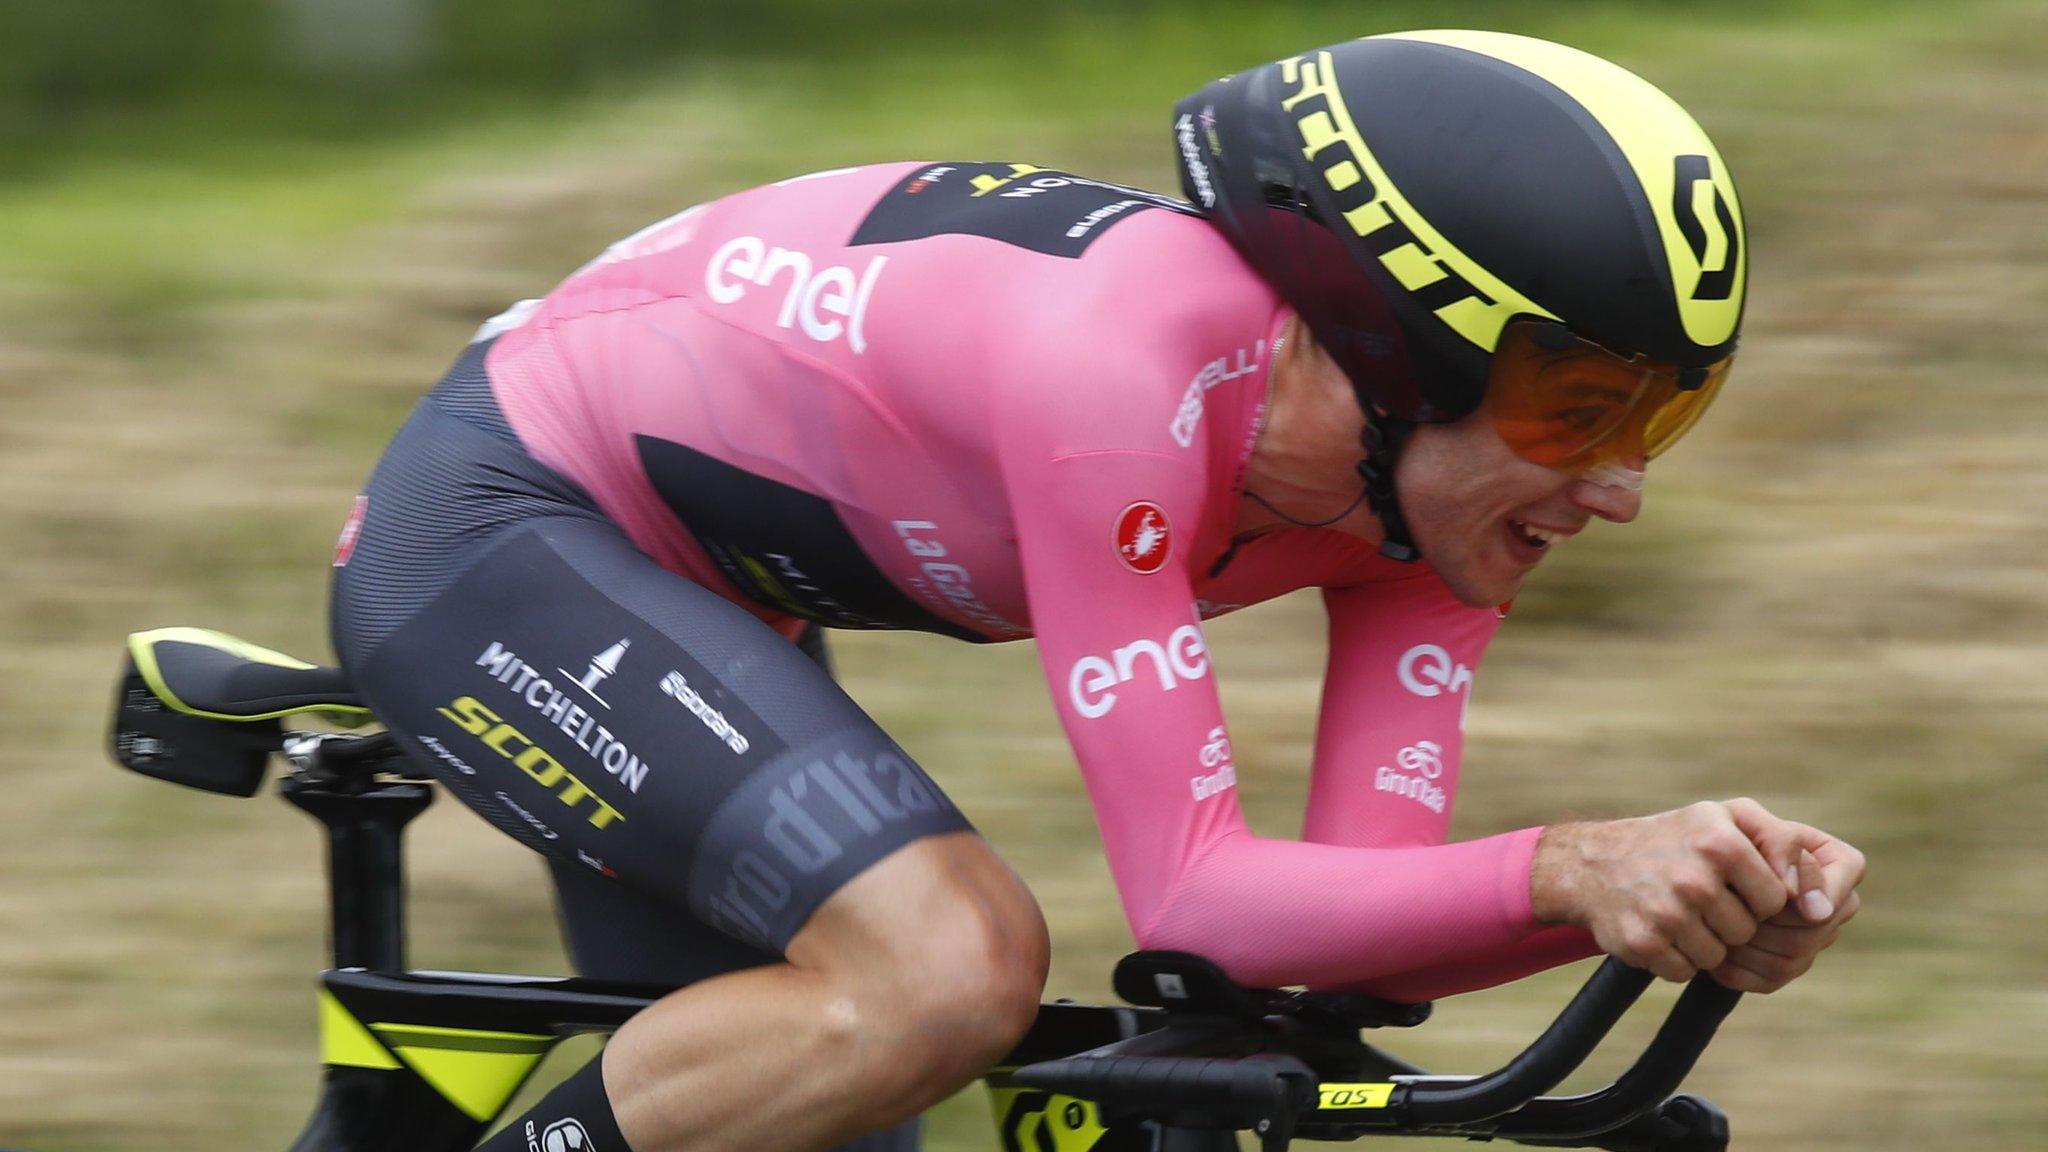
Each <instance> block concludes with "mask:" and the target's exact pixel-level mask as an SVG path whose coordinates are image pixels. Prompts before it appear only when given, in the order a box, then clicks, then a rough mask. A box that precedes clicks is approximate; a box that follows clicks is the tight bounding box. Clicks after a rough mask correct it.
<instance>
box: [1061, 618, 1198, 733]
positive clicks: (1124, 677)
mask: <svg viewBox="0 0 2048 1152" xmlns="http://www.w3.org/2000/svg"><path fill="white" fill-rule="evenodd" d="M1140 656H1143V657H1145V658H1146V659H1148V660H1150V661H1151V662H1152V671H1153V672H1154V673H1155V674H1157V675H1158V677H1159V688H1160V690H1161V691H1163V692H1171V691H1173V690H1174V689H1175V688H1178V687H1180V682H1181V681H1183V680H1200V679H1201V678H1202V677H1204V676H1207V675H1208V674H1209V646H1208V644H1207V643H1206V642H1204V641H1203V639H1202V630H1201V628H1200V627H1198V626H1196V625H1194V624H1183V625H1181V626H1180V627H1178V628H1175V629H1174V630H1173V632H1172V634H1171V635H1169V636H1167V638H1166V643H1165V644H1163V645H1162V644H1160V643H1159V642H1158V641H1156V640H1133V641H1132V642H1130V643H1129V644H1126V645H1124V646H1123V647H1121V648H1118V649H1117V650H1116V651H1114V652H1111V653H1110V654H1109V656H1108V657H1107V658H1104V657H1101V656H1083V657H1081V658H1080V659H1079V660H1076V661H1074V667H1073V668H1072V669H1071V670H1070V671H1069V672H1068V673H1067V700H1068V702H1070V703H1072V704H1073V706H1074V711H1076V712H1079V713H1080V714H1081V715H1083V716H1085V717H1087V718H1088V719H1090V720H1094V719H1096V718H1097V717H1101V716H1107V715H1109V710H1110V709H1112V708H1114V707H1116V701H1117V695H1116V686H1117V685H1119V684H1128V683H1130V682H1131V681H1132V680H1134V679H1136V678H1137V675H1138V658H1139V657H1140Z"/></svg>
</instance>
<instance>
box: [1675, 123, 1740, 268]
mask: <svg viewBox="0 0 2048 1152" xmlns="http://www.w3.org/2000/svg"><path fill="white" fill-rule="evenodd" d="M1708 205H1712V210H1711V211H1709V208H1708ZM1671 215H1672V217H1673V218H1674V219H1676V220H1677V221H1678V232H1679V235H1681V236H1684V237H1685V246H1686V247H1688V248H1690V249H1692V258H1693V259H1694V260H1697V261H1698V262H1699V266H1700V279H1699V283H1697V284H1695V285H1693V289H1692V298H1693V299H1695V300H1726V299H1727V298H1728V295H1729V293H1731V292H1733V291H1734V290H1735V267H1736V263H1737V261H1738V260H1740V259H1741V257H1742V229H1740V228H1737V227H1736V226H1735V214H1734V213H1733V212H1731V211H1729V209H1728V198H1727V197H1726V196H1723V195H1721V186H1720V185H1719V184H1716V183H1714V170H1713V163H1712V161H1710V160H1708V159H1707V158H1706V157H1705V156H1680V157H1678V159H1677V160H1676V161H1674V162H1673V170H1672V174H1671ZM1709 223H1711V224H1712V225H1713V228H1714V230H1713V231H1712V232H1711V233H1710V232H1708V230H1707V225H1708V224H1709Z"/></svg>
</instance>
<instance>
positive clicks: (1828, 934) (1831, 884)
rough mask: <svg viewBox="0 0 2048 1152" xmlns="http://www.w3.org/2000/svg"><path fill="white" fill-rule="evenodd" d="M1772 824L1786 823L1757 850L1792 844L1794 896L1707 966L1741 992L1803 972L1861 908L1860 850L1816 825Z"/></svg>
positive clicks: (1767, 987) (1773, 986)
mask: <svg viewBox="0 0 2048 1152" xmlns="http://www.w3.org/2000/svg"><path fill="white" fill-rule="evenodd" d="M1766 815H1768V814H1766ZM1773 819H1775V818H1773ZM1778 823H1780V824H1784V825H1786V827H1785V828H1780V829H1772V830H1771V833H1770V835H1769V836H1767V837H1766V839H1767V840H1769V841H1770V843H1769V846H1765V845H1762V844H1760V845H1759V849H1760V850H1761V851H1763V852H1764V854H1765V855H1766V856H1771V855H1773V854H1775V853H1778V852H1780V851H1783V850H1784V849H1783V847H1782V846H1783V845H1785V844H1787V843H1789V844H1791V845H1794V847H1792V848H1791V849H1790V851H1792V852H1795V853H1796V854H1797V855H1796V863H1794V864H1793V865H1791V873H1790V875H1791V876H1792V877H1793V878H1794V879H1793V887H1794V888H1795V889H1796V890H1797V891H1798V893H1799V895H1798V897H1797V899H1796V900H1794V901H1793V902H1792V903H1790V904H1787V905H1786V907H1785V909H1784V910H1783V911H1782V912H1779V913H1778V914H1777V915H1775V916H1773V917H1771V918H1770V919H1768V920H1766V921H1765V922H1764V923H1763V924H1762V925H1761V926H1760V927H1759V928H1758V929H1757V932H1756V935H1755V936H1753V937H1751V938H1750V940H1749V942H1748V943H1747V944H1744V945H1742V946H1741V947H1738V948H1731V949H1730V950H1729V952H1728V959H1727V960H1726V961H1725V962H1723V963H1722V964H1721V965H1720V966H1719V967H1717V968H1715V969H1714V970H1713V972H1714V979H1716V980H1719V981H1720V982H1721V983H1723V984H1725V985H1727V986H1728V987H1730V988H1734V989H1736V990H1738V991H1742V992H1776V991H1777V990H1778V989H1780V988H1783V987H1784V986H1785V985H1787V984H1790V983H1791V982H1792V981H1794V980H1796V979H1798V978H1799V977H1801V976H1803V975H1805V974H1806V970H1807V969H1809V968H1811V967H1813V961H1814V958H1815V957H1817V956H1819V955H1820V954H1821V952H1822V951H1823V950H1825V949H1826V948H1827V947H1828V946H1829V945H1832V944H1833V943H1834V942H1835V940H1836V938H1837V937H1839V936H1840V935H1841V934H1842V925H1844V924H1847V923H1848V922H1849V921H1850V919H1851V918H1853V917H1854V916H1855V915H1856V911H1857V909H1859V908H1861V907H1862V906H1863V898H1862V896H1860V895H1858V893H1857V891H1856V887H1857V885H1859V884H1861V883H1862V882H1863V866H1864V865H1863V853H1861V852H1858V851H1857V850H1856V849H1855V847H1854V846H1853V845H1850V844H1849V843H1847V842H1846V841H1843V840H1838V839H1836V838H1835V837H1833V836H1829V835H1828V834H1827V833H1825V832H1822V831H1820V830H1819V829H1816V828H1809V827H1807V826H1806V825H1804V824H1791V823H1790V822H1787V821H1779V822H1778Z"/></svg>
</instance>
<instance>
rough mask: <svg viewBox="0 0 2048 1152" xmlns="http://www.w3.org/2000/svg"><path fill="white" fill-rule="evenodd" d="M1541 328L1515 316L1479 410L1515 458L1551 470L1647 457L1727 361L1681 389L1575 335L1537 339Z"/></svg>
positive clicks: (1696, 413) (1673, 436) (1686, 420)
mask: <svg viewBox="0 0 2048 1152" xmlns="http://www.w3.org/2000/svg"><path fill="white" fill-rule="evenodd" d="M1545 327H1546V325H1545V324H1544V323H1543V322H1540V321H1528V320H1521V321H1516V322H1515V323H1512V324H1510V325H1508V327H1507V330H1506V331H1505V332H1503V333H1502V334H1501V341H1500V346H1499V347H1498V348H1496V349H1495V351H1494V354H1493V363H1492V366H1491V369H1490V372H1489V375H1488V377H1487V389H1486V406H1485V407H1486V411H1487V413H1488V414H1489V415H1490V416H1491V418H1492V420H1493V426H1494V429H1495V431H1496V432H1498V433H1499V435H1500V438H1501V439H1502V440H1503V441H1505V442H1506V443H1507V446H1508V447H1509V448H1510V449H1512V450H1513V451H1514V453H1515V454H1516V455H1518V456H1520V457H1522V458H1523V459H1525V460H1530V461H1533V462H1535V463H1537V464H1542V465H1544V466H1546V467H1551V468H1584V467H1589V466H1591V465H1593V464H1595V463H1598V462H1600V461H1603V460H1625V459H1628V458H1630V457H1633V456H1645V457H1651V456H1656V455H1657V454H1658V453H1660V452H1662V451H1664V450H1665V449H1666V448H1669V447H1670V446H1671V445H1672V444H1673V443H1675V442H1676V441H1677V440H1678V438H1679V437H1680V436H1683V435H1685V433H1686V431H1687V430H1688V429H1690V428H1691V427H1692V426H1693V424H1694V423H1695V422H1696V421H1698V419H1699V418H1700V414H1701V413H1703V412H1705V411H1706V409H1707V405H1708V404H1710V403H1712V402H1713V399H1714V396H1715V395H1716V394H1717V393H1718V392H1719V391H1720V388H1721V382H1722V381H1723V380H1724V379H1726V378H1727V375H1728V366H1729V363H1730V360H1732V357H1731V358H1729V359H1724V360H1722V361H1721V362H1720V363H1718V364H1715V365H1714V366H1713V367H1712V368H1710V369H1708V372H1707V379H1706V381H1705V382H1704V383H1703V384H1702V385H1701V386H1700V387H1698V388H1695V389H1692V390H1689V391H1688V390H1685V389H1681V388H1679V387H1678V377H1677V373H1676V372H1674V371H1673V370H1671V369H1669V368H1664V367H1661V366H1658V365H1655V364H1653V363H1651V362H1649V361H1647V360H1644V359H1642V358H1640V357H1636V358H1630V359H1624V358H1623V357H1621V356H1619V355H1617V354H1615V353H1613V352H1610V351H1608V350H1607V349H1605V348H1602V347H1601V346H1599V345H1597V344H1594V343H1592V342H1590V341H1587V340H1581V339H1576V338H1573V339H1570V340H1569V341H1568V342H1567V343H1565V344H1563V346H1562V347H1558V346H1556V345H1557V344H1558V341H1557V340H1556V339H1555V338H1553V339H1551V340H1550V341H1547V342H1539V340H1538V339H1537V336H1538V334H1539V333H1541V332H1543V330H1544V328H1545ZM1550 327H1552V328H1555V326H1550ZM1545 343H1548V344H1550V345H1552V346H1550V347H1545V346H1544V345H1545Z"/></svg>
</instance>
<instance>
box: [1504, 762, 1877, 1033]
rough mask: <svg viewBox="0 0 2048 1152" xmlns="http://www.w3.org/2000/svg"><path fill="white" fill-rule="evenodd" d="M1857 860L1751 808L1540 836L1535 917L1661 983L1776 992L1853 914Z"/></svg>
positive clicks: (1681, 812)
mask: <svg viewBox="0 0 2048 1152" xmlns="http://www.w3.org/2000/svg"><path fill="white" fill-rule="evenodd" d="M1863 865H1864V862H1863V854H1862V853H1861V852H1858V851H1857V850H1856V849H1855V848H1854V847H1851V846H1850V845H1849V844H1847V843H1846V842H1844V841H1841V840H1838V839H1836V838H1834V837H1832V836H1830V835H1828V834H1827V833H1825V832H1822V831H1821V830H1819V829H1818V828H1812V827H1809V826H1807V825H1805V824H1798V823H1795V822H1793V821H1789V820H1782V819H1779V818H1778V817H1776V816H1773V815H1772V814H1771V813H1770V812H1769V811H1767V810H1766V809H1765V808H1764V806H1763V805H1761V804H1758V803H1757V802H1756V801H1754V800H1729V801H1726V802H1721V803H1716V802H1711V801H1703V802H1701V803H1698V804H1693V805H1690V806H1688V807H1685V808H1680V809H1678V810H1676V811H1673V812H1664V813H1660V814H1658V815H1655V816H1642V817H1638V818H1635V819H1630V820H1614V821H1608V822H1606V823H1597V824H1560V825H1555V826H1552V827H1550V828H1546V829H1544V832H1543V838H1542V840H1541V841H1539V842H1538V844H1537V848H1536V859H1535V863H1534V866H1533V868H1532V869H1531V875H1530V897H1531V901H1532V907H1533V909H1534V911H1535V914H1536V917H1537V919H1539V920H1542V921H1544V922H1545V923H1550V924H1577V925H1579V926H1581V927H1584V928H1586V929H1588V930H1589V931H1591V932H1592V933H1593V939H1594V940H1595V941H1596V942H1597V943H1598V944H1599V945H1600V947H1601V949H1602V950H1603V951H1605V952H1607V953H1608V954H1609V955H1612V956H1617V957H1620V958H1621V959H1622V960H1623V961H1624V962H1626V963H1628V964H1631V965H1634V966H1635V967H1638V968H1648V969H1649V970H1650V971H1652V972H1654V973H1656V974H1657V975H1659V976H1661V977H1663V978H1664V979H1667V980H1677V981H1685V980H1690V979H1692V977H1693V976H1694V975H1695V974H1696V973H1699V972H1711V973H1712V974H1713V976H1714V978H1715V979H1716V980H1718V981H1720V982H1721V983H1722V984H1725V985H1727V986H1728V987H1730V988H1734V989H1737V990H1739V991H1743V992H1774V991H1776V990H1777V989H1779V988H1782V987H1784V986H1785V985H1786V984H1788V983H1790V982H1791V981H1792V980H1794V979H1796V978H1797V977H1799V976H1800V975H1802V974H1803V973H1805V972H1806V970H1807V969H1808V968H1810V967H1812V966H1813V960H1814V957H1816V956H1818V955H1819V954H1820V952H1821V951H1822V950H1823V949H1825V948H1827V947H1828V946H1829V945H1831V944H1833V943H1834V942H1835V939H1836V937H1837V936H1838V935H1839V934H1840V932H1841V927H1842V925H1843V924H1844V923H1847V922H1848V920H1849V918H1850V917H1852V916H1854V915H1855V914H1856V910H1857V908H1858V907H1859V906H1860V905H1861V899H1860V897H1858V896H1857V894H1856V886H1857V885H1858V884H1860V883H1862V881H1863Z"/></svg>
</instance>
